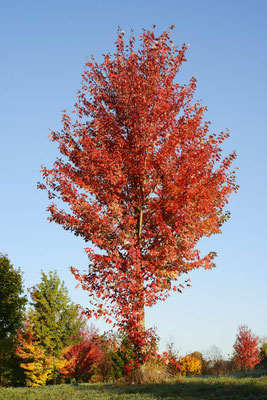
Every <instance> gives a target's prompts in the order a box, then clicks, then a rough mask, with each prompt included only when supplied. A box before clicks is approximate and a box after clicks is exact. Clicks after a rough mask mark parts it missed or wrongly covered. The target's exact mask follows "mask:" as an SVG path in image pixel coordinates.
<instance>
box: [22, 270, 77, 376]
mask: <svg viewBox="0 0 267 400" xmlns="http://www.w3.org/2000/svg"><path fill="white" fill-rule="evenodd" d="M30 295H31V300H32V301H31V306H32V308H31V311H30V313H29V320H30V322H31V325H32V329H33V334H34V337H35V338H36V339H37V340H38V343H39V344H40V345H41V347H42V348H43V349H44V351H45V354H46V355H48V356H52V358H53V360H54V369H55V371H54V372H56V370H58V367H57V364H58V361H59V360H60V359H61V357H62V350H63V348H65V347H66V346H69V345H71V344H73V343H74V342H75V341H77V337H78V334H79V331H80V329H81V327H82V326H83V325H84V322H83V321H82V319H81V318H80V316H79V310H78V307H77V306H76V305H75V304H74V303H72V302H71V301H70V298H69V297H68V292H67V289H66V287H65V285H64V282H60V279H59V277H58V275H57V273H56V272H55V271H54V272H52V271H50V272H49V273H48V274H47V275H46V274H45V273H44V272H43V271H42V273H41V282H40V283H39V284H37V285H36V286H34V287H33V288H32V289H31V291H30Z"/></svg>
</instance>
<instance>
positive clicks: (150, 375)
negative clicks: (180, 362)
mask: <svg viewBox="0 0 267 400" xmlns="http://www.w3.org/2000/svg"><path fill="white" fill-rule="evenodd" d="M170 378H171V375H170V374H169V373H168V368H167V365H166V364H164V362H162V360H158V359H156V358H152V359H150V360H149V361H148V362H146V363H145V364H143V365H141V366H140V368H135V369H134V370H132V371H131V372H130V374H129V375H126V376H124V377H123V378H121V379H120V380H119V383H124V384H135V385H142V384H146V383H163V382H166V381H167V380H169V379H170Z"/></svg>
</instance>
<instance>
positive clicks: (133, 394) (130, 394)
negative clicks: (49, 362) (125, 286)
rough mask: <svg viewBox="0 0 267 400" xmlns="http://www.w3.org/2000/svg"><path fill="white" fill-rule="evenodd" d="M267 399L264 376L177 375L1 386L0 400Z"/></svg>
mask: <svg viewBox="0 0 267 400" xmlns="http://www.w3.org/2000/svg"><path fill="white" fill-rule="evenodd" d="M39 399H45V400H67V399H70V400H72V399H73V400H76V399H77V400H78V399H79V400H85V399H86V400H141V399H143V400H156V399H157V400H159V399H162V400H174V399H175V400H209V399H210V400H243V399H245V400H254V399H255V400H267V376H266V375H265V376H259V377H251V376H250V377H234V376H228V377H206V378H205V377H199V378H197V377H195V378H181V379H179V381H172V382H168V383H165V384H147V385H139V386H123V385H112V384H79V385H57V386H46V387H43V388H1V389H0V400H39Z"/></svg>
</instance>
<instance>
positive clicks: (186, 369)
mask: <svg viewBox="0 0 267 400" xmlns="http://www.w3.org/2000/svg"><path fill="white" fill-rule="evenodd" d="M179 363H180V371H181V373H182V375H200V374H201V368H202V362H201V360H200V359H199V358H198V357H195V356H192V355H190V354H188V355H187V356H185V357H181V358H180V359H179Z"/></svg>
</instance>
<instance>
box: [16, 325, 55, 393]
mask: <svg viewBox="0 0 267 400" xmlns="http://www.w3.org/2000/svg"><path fill="white" fill-rule="evenodd" d="M33 331H34V329H33V325H32V324H31V323H30V322H29V321H28V320H25V321H24V326H23V328H22V329H19V331H18V338H17V342H18V344H17V348H16V356H17V358H18V359H19V360H20V366H21V368H23V370H24V372H25V377H26V379H25V381H26V386H45V384H46V382H47V380H49V379H50V378H51V377H52V374H53V370H54V362H53V357H52V356H51V355H49V354H46V352H45V349H44V348H43V347H42V346H41V345H40V342H39V341H38V340H37V339H36V337H35V336H34V333H33Z"/></svg>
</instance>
